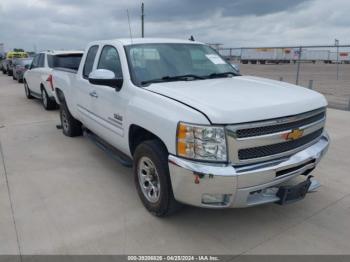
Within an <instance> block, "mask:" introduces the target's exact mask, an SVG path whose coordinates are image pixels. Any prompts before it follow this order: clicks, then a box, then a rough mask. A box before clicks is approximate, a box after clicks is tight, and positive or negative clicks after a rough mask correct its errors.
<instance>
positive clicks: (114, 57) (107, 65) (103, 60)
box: [97, 45, 123, 78]
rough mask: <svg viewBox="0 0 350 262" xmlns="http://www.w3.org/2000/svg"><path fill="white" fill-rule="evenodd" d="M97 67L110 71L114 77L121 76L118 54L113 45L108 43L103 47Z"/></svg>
mask: <svg viewBox="0 0 350 262" xmlns="http://www.w3.org/2000/svg"><path fill="white" fill-rule="evenodd" d="M97 69H107V70H110V71H112V72H113V73H114V75H115V77H117V78H118V77H123V73H122V66H121V64H120V59H119V54H118V51H117V49H116V48H115V47H113V46H109V45H107V46H104V47H103V49H102V52H101V55H100V61H99V62H98V66H97Z"/></svg>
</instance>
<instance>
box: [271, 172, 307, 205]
mask: <svg viewBox="0 0 350 262" xmlns="http://www.w3.org/2000/svg"><path fill="white" fill-rule="evenodd" d="M311 178H312V176H309V177H308V178H307V179H306V180H305V181H303V182H301V183H299V184H297V185H294V186H281V187H280V188H279V189H278V192H277V194H276V196H278V197H279V198H280V200H279V201H277V202H276V203H277V204H279V205H286V204H291V203H294V202H296V201H299V200H301V199H303V198H304V197H305V195H306V194H307V192H308V190H309V188H310V186H311Z"/></svg>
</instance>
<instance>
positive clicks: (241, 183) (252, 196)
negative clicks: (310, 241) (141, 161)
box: [169, 132, 329, 208]
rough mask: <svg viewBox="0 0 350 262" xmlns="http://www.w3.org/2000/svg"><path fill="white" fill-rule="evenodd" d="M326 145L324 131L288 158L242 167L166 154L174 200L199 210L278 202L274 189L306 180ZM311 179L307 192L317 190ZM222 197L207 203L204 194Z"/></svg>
mask: <svg viewBox="0 0 350 262" xmlns="http://www.w3.org/2000/svg"><path fill="white" fill-rule="evenodd" d="M328 146H329V136H328V135H327V133H326V132H324V134H323V135H322V137H321V139H320V140H319V141H318V142H317V143H315V144H313V145H311V146H310V147H308V148H306V149H304V150H302V151H300V152H298V153H296V154H294V155H292V156H289V157H288V158H284V159H279V160H275V161H271V162H265V163H260V164H252V165H248V166H244V167H234V166H232V165H222V164H221V165H215V164H208V163H199V162H194V161H189V160H185V159H183V158H179V157H176V156H173V155H169V170H170V178H171V183H172V187H173V192H174V197H175V199H176V200H177V201H179V202H182V203H185V204H189V205H193V206H199V207H209V208H233V207H249V206H254V205H260V204H266V203H272V202H277V201H279V200H280V199H279V197H277V196H276V193H277V190H278V188H279V187H280V186H282V185H291V184H295V183H296V182H297V180H299V181H300V179H301V178H302V179H304V180H305V179H306V177H305V175H307V174H308V173H309V172H310V171H312V170H313V169H314V168H315V166H316V165H317V164H318V162H319V161H320V159H321V158H322V156H323V155H324V154H325V153H326V151H327V149H328ZM319 185H320V184H319V183H318V182H317V181H316V180H314V179H312V184H311V186H310V188H309V191H312V190H315V189H316V188H317V187H319ZM217 194H220V195H225V197H224V199H225V200H224V201H222V202H220V203H213V204H208V203H205V202H204V201H203V196H204V195H217Z"/></svg>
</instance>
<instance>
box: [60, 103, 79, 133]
mask: <svg viewBox="0 0 350 262" xmlns="http://www.w3.org/2000/svg"><path fill="white" fill-rule="evenodd" d="M60 119H61V125H62V132H63V134H64V135H65V136H69V137H75V136H81V135H82V134H83V129H82V126H81V123H80V122H79V121H78V120H76V119H75V118H74V117H73V116H72V115H71V113H70V112H69V110H68V107H67V105H66V103H65V102H62V103H61V105H60Z"/></svg>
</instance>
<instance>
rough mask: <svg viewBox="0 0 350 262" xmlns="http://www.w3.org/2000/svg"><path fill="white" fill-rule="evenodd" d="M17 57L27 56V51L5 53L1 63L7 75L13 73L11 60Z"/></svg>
mask: <svg viewBox="0 0 350 262" xmlns="http://www.w3.org/2000/svg"><path fill="white" fill-rule="evenodd" d="M18 58H28V53H26V52H15V51H10V52H8V53H7V54H6V60H5V61H4V63H3V66H2V67H3V71H2V72H3V73H4V74H7V75H8V76H12V74H13V60H14V59H18Z"/></svg>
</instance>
